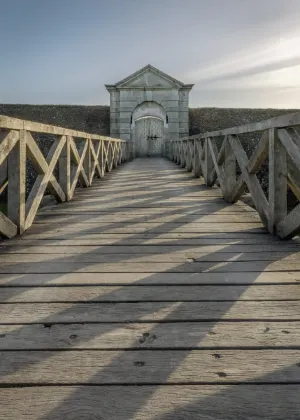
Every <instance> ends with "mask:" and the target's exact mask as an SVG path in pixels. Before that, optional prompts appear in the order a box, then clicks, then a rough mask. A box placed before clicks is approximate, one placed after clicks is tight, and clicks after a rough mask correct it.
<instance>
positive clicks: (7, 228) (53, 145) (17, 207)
mask: <svg viewBox="0 0 300 420" xmlns="http://www.w3.org/2000/svg"><path fill="white" fill-rule="evenodd" d="M39 135H41V136H45V135H47V137H48V138H46V140H44V143H45V142H46V143H48V153H47V155H46V156H44V154H43V152H42V148H41V146H40V142H38V141H36V139H35V138H36V137H37V136H39ZM49 146H50V147H49ZM126 149H127V148H126V142H124V141H123V140H120V139H113V138H110V137H104V136H98V135H95V134H88V133H83V132H79V131H74V130H69V129H64V128H61V127H55V126H51V125H45V124H40V123H35V122H31V121H23V120H19V119H15V118H9V117H6V116H0V199H1V195H2V198H3V196H4V195H5V201H3V200H0V235H1V234H2V235H3V236H5V237H13V236H15V235H17V234H18V233H20V234H21V233H23V232H24V231H25V230H26V229H28V228H29V227H30V226H31V224H32V222H33V220H34V217H35V215H36V213H37V211H38V208H39V206H40V203H41V201H42V198H43V196H44V194H45V192H46V191H48V192H49V193H50V194H51V195H53V196H54V197H55V198H56V200H57V201H58V202H63V201H69V200H71V199H72V197H73V195H74V191H75V188H76V186H77V185H78V184H80V186H82V187H89V186H90V185H91V184H92V182H93V179H94V177H95V176H96V177H98V178H102V177H104V174H105V172H110V171H111V170H112V168H115V167H116V166H118V165H120V164H121V163H122V162H124V161H125V160H126V153H127V150H126ZM28 160H29V161H30V164H31V165H32V167H33V168H34V170H35V172H36V173H37V176H36V179H35V181H34V183H33V185H31V187H32V188H31V189H30V191H29V192H28V191H26V189H28V173H27V172H26V166H28ZM1 210H2V211H1Z"/></svg>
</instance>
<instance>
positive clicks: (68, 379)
mask: <svg viewBox="0 0 300 420" xmlns="http://www.w3.org/2000/svg"><path fill="white" fill-rule="evenodd" d="M0 357H1V365H0V375H1V376H0V384H2V385H4V384H17V383H21V384H36V385H37V384H53V383H55V384H65V385H67V384H69V383H71V384H82V383H88V384H132V385H133V384H135V385H136V384H153V383H156V384H165V383H170V384H176V383H178V384H187V385H190V384H193V383H195V384H197V383H212V384H217V383H229V384H230V383H247V384H249V383H264V384H265V383H268V384H272V383H278V382H280V383H299V381H300V369H299V366H298V365H299V360H300V351H299V350H264V351H263V352H262V351H259V350H244V351H243V352H241V351H240V350H219V351H218V352H217V354H216V352H214V351H208V350H185V351H184V350H177V351H174V350H152V351H145V350H139V351H125V352H122V353H120V352H119V351H114V350H111V351H106V350H103V351H97V350H95V351H91V350H82V351H78V350H70V351H62V352H55V351H43V352H42V353H41V352H39V351H34V350H32V351H17V352H5V351H0Z"/></svg>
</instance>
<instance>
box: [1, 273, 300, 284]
mask: <svg viewBox="0 0 300 420" xmlns="http://www.w3.org/2000/svg"><path fill="white" fill-rule="evenodd" d="M135 283H136V284H139V285H153V286H154V285H158V286H163V285H179V284H180V285H182V286H183V285H187V286H188V285H191V284H202V285H203V284H206V285H235V284H237V285H239V284H240V285H252V284H270V285H276V284H299V283H300V272H299V271H284V272H261V273H232V272H229V273H215V272H208V273H154V272H152V273H149V272H148V273H113V274H111V273H66V274H61V273H56V274H55V273H53V274H49V273H48V274H47V273H46V274H30V275H29V276H27V275H24V276H22V275H20V274H0V285H3V286H21V287H25V286H47V285H60V286H63V285H66V286H80V285H81V286H85V285H86V286H89V285H98V286H101V285H123V286H126V285H130V284H135Z"/></svg>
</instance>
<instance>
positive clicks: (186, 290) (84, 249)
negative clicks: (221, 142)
mask: <svg viewBox="0 0 300 420" xmlns="http://www.w3.org/2000/svg"><path fill="white" fill-rule="evenodd" d="M209 147H211V148H210V149H209V150H212V151H213V152H214V153H215V150H214V147H213V144H212V143H211V142H210V143H208V148H209ZM200 148H201V145H200ZM261 149H263V150H264V149H265V148H264V147H262V148H261ZM31 150H33V147H32V148H31ZM199 150H200V149H199ZM96 153H97V152H96ZM36 155H37V153H36ZM226 156H228V158H229V160H230V162H231V164H230V165H229V169H228V171H227V173H228V174H229V175H228V176H229V178H228V179H229V180H230V179H231V181H232V178H230V173H231V170H232V169H233V162H232V154H231V153H230V150H226V148H225V159H226ZM64 158H65V157H64ZM74 159H75V157H74ZM217 159H218V158H217V157H216V156H215V157H214V158H213V159H212V160H213V161H215V162H216V161H217ZM221 160H222V159H221V158H220V159H219V161H221ZM186 161H187V162H188V163H189V162H191V159H190V157H188V158H187V160H186ZM40 162H43V160H42V159H41V160H40ZM61 162H62V163H61V165H62V166H63V165H64V162H63V161H61ZM215 162H214V163H213V165H214V167H215ZM41 165H45V163H41ZM251 165H252V166H251V167H252V168H255V166H256V160H255V159H254V160H252V164H251ZM190 166H191V165H190ZM190 166H189V169H191V168H190ZM192 166H193V165H192ZM85 167H86V166H85ZM101 167H102V166H100V169H101ZM46 169H47V168H46V167H45V168H44V171H46ZM217 169H219V168H217ZM220 173H221V172H220V171H219V172H217V175H218V176H220ZM81 175H82V176H84V175H83V173H82V172H81ZM78 176H79V175H78ZM231 181H230V182H229V181H228V182H227V183H225V185H226V187H225V188H227V190H226V191H227V192H228V189H230V188H232V185H233V184H232V182H231ZM53 184H54V186H55V183H54V181H53V182H52V185H53ZM60 185H63V184H62V183H61V182H60ZM299 255H300V240H299V238H296V237H295V238H294V239H292V240H288V241H280V240H279V239H278V237H276V236H272V235H269V234H268V232H267V230H266V229H265V228H264V227H263V225H262V223H261V221H260V218H259V216H258V214H257V212H256V211H255V210H254V209H252V208H250V207H247V206H246V205H245V204H244V203H242V202H240V201H238V202H236V203H235V204H229V203H226V202H225V201H224V200H223V198H222V192H221V190H220V189H218V188H217V187H208V186H206V185H205V182H203V179H200V178H199V177H197V178H195V177H194V174H193V173H190V172H187V171H186V169H185V168H181V167H179V166H175V165H174V164H173V163H171V162H169V161H167V160H166V159H163V158H150V159H148V158H140V159H135V160H134V161H131V162H129V163H127V164H126V165H122V166H120V167H118V168H117V169H116V170H115V171H112V172H110V173H108V174H106V177H105V179H104V180H102V179H98V180H97V179H94V180H93V185H92V186H91V187H90V188H88V189H78V190H77V193H76V194H75V195H74V196H73V199H72V201H69V202H64V203H61V204H60V205H57V206H53V207H44V208H43V209H42V210H40V211H39V212H38V213H37V214H36V217H35V218H34V219H33V224H32V226H31V227H30V229H28V230H27V231H26V232H25V233H24V234H23V235H22V236H16V237H14V238H12V239H10V240H7V241H2V242H0V352H1V353H0V360H1V362H0V418H1V419H2V418H3V419H5V420H17V419H22V420H41V419H43V420H61V419H66V420H71V419H72V420H73V419H76V418H78V419H79V418H80V419H82V420H90V419H96V420H103V419H116V420H171V419H172V420H183V419H188V420H199V419H200V420H202V419H203V420H206V419H213V420H220V419H222V420H232V419H247V420H253V419H255V418H257V419H258V418H259V419H266V420H282V419H289V420H298V419H299V413H300V402H299V401H300V400H299V395H300V367H299V362H300V263H299V260H300V258H299Z"/></svg>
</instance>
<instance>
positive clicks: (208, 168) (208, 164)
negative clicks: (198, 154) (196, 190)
mask: <svg viewBox="0 0 300 420" xmlns="http://www.w3.org/2000/svg"><path fill="white" fill-rule="evenodd" d="M204 148H205V151H204V153H205V164H204V170H205V173H204V180H205V183H206V185H207V186H208V187H211V186H212V185H213V180H212V176H211V173H212V170H213V168H214V162H213V159H212V156H211V153H210V148H209V144H208V137H205V144H204Z"/></svg>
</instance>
